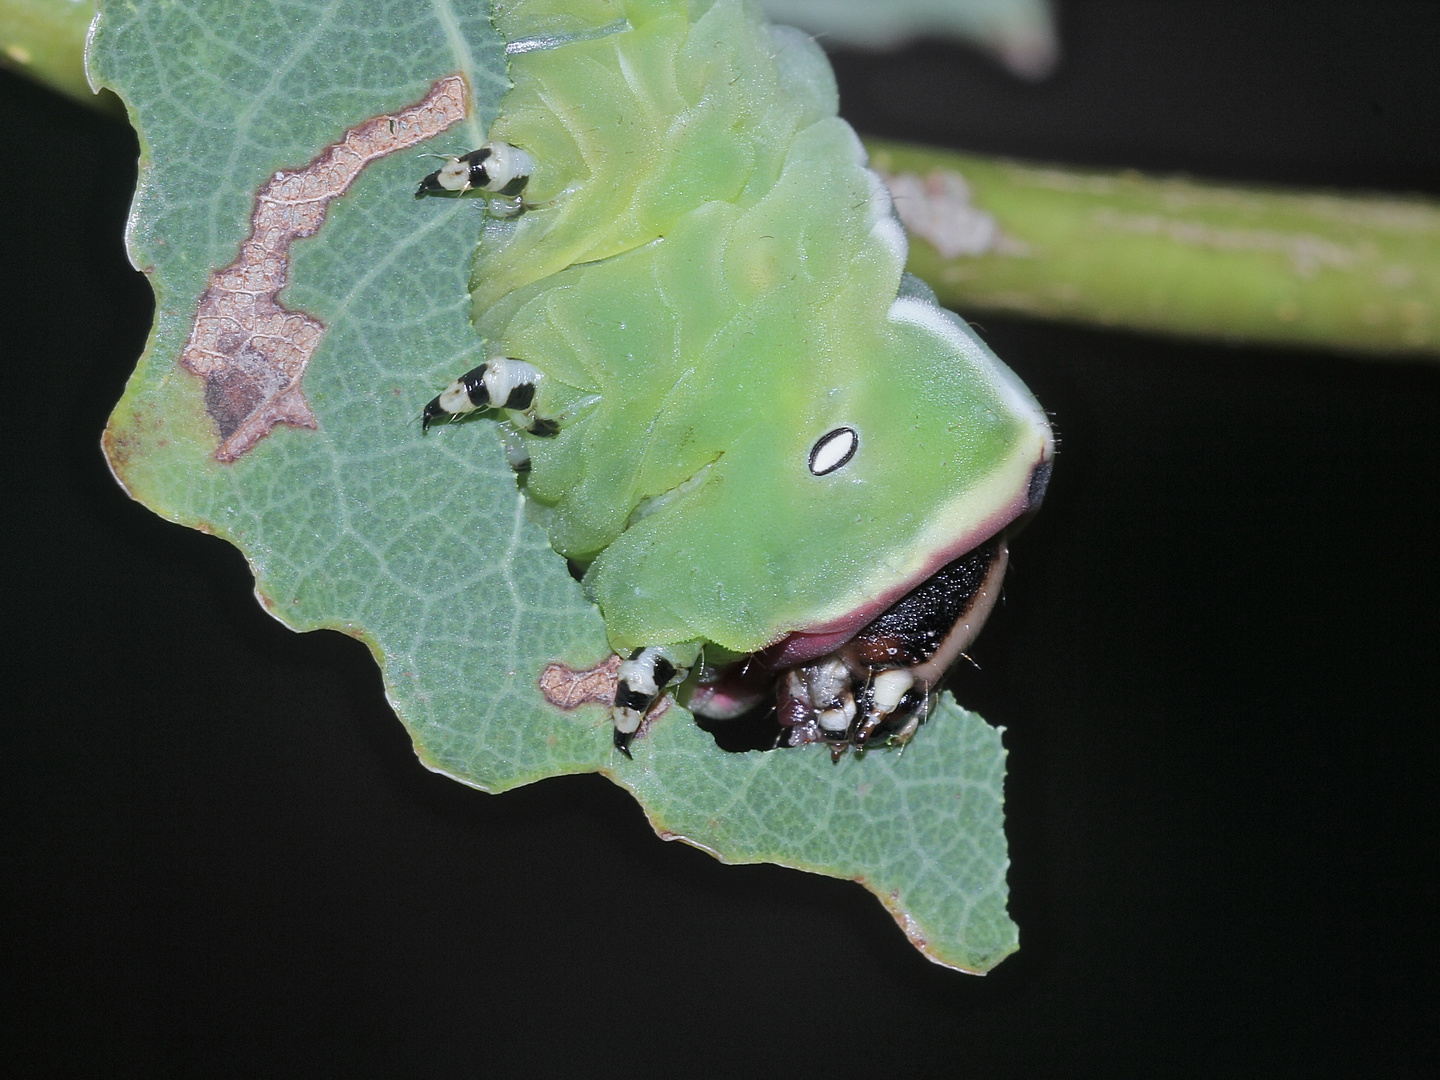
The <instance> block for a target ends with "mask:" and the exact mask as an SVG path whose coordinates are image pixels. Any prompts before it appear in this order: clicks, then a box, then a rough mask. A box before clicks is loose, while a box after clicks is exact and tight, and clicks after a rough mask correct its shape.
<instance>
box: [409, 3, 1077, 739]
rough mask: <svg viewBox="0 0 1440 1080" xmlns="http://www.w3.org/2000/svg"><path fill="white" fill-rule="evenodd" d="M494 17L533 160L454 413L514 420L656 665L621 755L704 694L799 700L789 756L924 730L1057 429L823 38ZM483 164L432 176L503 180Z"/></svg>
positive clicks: (480, 308) (508, 131) (597, 6)
mask: <svg viewBox="0 0 1440 1080" xmlns="http://www.w3.org/2000/svg"><path fill="white" fill-rule="evenodd" d="M495 20H496V25H497V26H498V27H499V28H500V30H501V31H502V33H503V34H504V35H505V37H506V40H507V41H508V43H509V46H508V49H507V52H508V53H509V57H510V77H511V80H512V83H513V87H512V89H511V91H510V92H509V94H508V96H507V97H506V98H505V100H504V102H503V104H502V110H501V113H500V115H499V117H498V118H497V119H496V121H495V123H494V125H493V127H492V128H491V131H490V135H489V139H490V141H489V142H488V143H487V144H486V146H487V147H488V148H490V154H491V155H493V154H494V153H495V151H496V150H497V148H498V149H499V152H500V153H501V154H510V151H512V150H513V151H515V154H514V155H512V156H511V157H510V158H507V160H512V159H513V160H515V161H520V162H522V163H523V165H524V167H525V169H526V170H528V171H527V173H526V175H525V176H524V177H523V179H519V180H517V179H516V177H515V176H507V179H506V186H505V191H506V192H507V193H508V195H510V196H511V197H512V199H513V200H515V201H514V202H513V203H512V204H510V205H507V206H505V207H503V208H502V210H501V212H498V213H496V214H495V215H493V216H492V217H491V218H489V219H488V220H487V223H486V227H485V231H484V234H483V236H482V238H481V241H480V244H479V247H478V250H477V251H476V254H475V262H474V268H473V273H472V278H471V294H472V297H473V301H474V312H473V321H474V325H475V328H476V330H477V331H478V333H479V336H480V339H481V341H482V345H481V351H480V354H479V356H482V357H483V360H484V362H483V363H481V364H479V365H477V366H475V367H474V369H473V370H472V371H470V372H468V373H467V374H466V375H464V376H461V377H460V378H459V379H457V380H456V381H455V382H454V383H453V384H452V385H451V386H450V387H449V388H448V389H446V390H445V391H444V392H442V393H441V394H440V395H438V396H437V397H436V398H435V399H434V400H433V401H431V402H430V404H429V405H428V406H427V407H426V410H425V423H426V424H427V425H428V424H429V423H430V422H431V421H432V420H435V419H437V418H441V417H445V416H450V415H454V414H460V413H465V412H470V411H474V410H476V409H482V408H483V409H489V410H492V411H493V412H494V413H495V415H496V416H497V417H498V418H500V419H502V422H503V423H504V425H505V428H506V431H507V436H506V437H507V442H508V445H509V449H510V459H511V462H512V465H514V466H515V467H516V469H517V471H518V472H519V473H520V482H521V483H522V485H523V487H524V490H525V493H526V496H527V498H528V499H529V504H530V508H531V509H532V511H533V512H534V513H535V515H536V516H537V517H538V519H539V520H540V521H542V522H543V524H544V525H545V527H546V529H547V530H548V533H549V537H550V542H551V545H552V546H553V547H554V549H555V550H556V551H557V552H559V553H560V554H561V555H563V556H565V557H566V558H567V559H569V560H570V562H571V565H572V567H576V568H578V569H579V570H583V584H584V588H585V590H586V593H587V595H588V596H589V597H590V598H591V599H592V600H593V601H594V602H595V603H596V604H597V605H598V606H599V608H600V611H601V613H602V615H603V616H604V619H605V625H606V628H607V632H608V635H609V639H610V644H611V647H612V648H613V649H614V650H615V652H616V653H618V654H620V655H621V656H622V657H625V660H624V662H623V663H622V664H621V665H620V668H619V671H618V689H617V691H616V696H615V705H614V708H613V710H612V715H613V718H614V722H615V745H616V747H617V748H619V749H620V750H621V751H623V752H625V753H626V754H629V753H630V752H631V742H632V739H634V738H635V736H636V735H637V733H639V732H640V731H641V723H642V719H643V717H644V715H645V713H646V711H647V710H648V709H649V708H650V707H651V706H652V705H653V704H654V703H655V702H656V700H657V699H658V698H659V697H660V696H661V695H662V694H664V693H665V692H666V691H667V690H668V689H671V688H676V687H681V693H682V697H683V698H684V700H686V703H687V704H688V706H689V708H690V709H691V710H692V711H694V712H696V713H699V714H701V715H704V716H708V717H710V718H712V719H717V720H726V719H731V718H735V717H738V716H741V715H742V714H746V713H749V712H751V711H752V710H755V709H766V710H774V713H775V717H776V719H777V720H778V722H779V725H780V727H779V730H780V735H781V738H780V741H781V742H783V743H784V744H785V745H798V744H802V743H808V742H824V743H828V744H829V745H830V746H831V747H832V752H834V753H836V754H838V753H840V752H841V751H842V750H843V749H844V748H846V747H854V748H856V749H860V750H863V749H865V748H867V747H871V746H875V745H879V744H882V743H888V742H896V741H904V740H906V739H908V738H909V736H910V735H911V734H912V733H913V732H914V730H915V728H916V725H918V724H919V723H920V722H921V721H923V719H924V717H925V715H926V712H927V710H928V707H929V702H930V697H931V695H930V690H931V689H932V688H933V687H934V686H935V684H936V683H937V682H938V680H939V679H940V678H941V677H942V676H943V674H944V672H945V670H946V668H947V667H948V666H949V664H950V663H951V661H953V660H954V659H955V658H956V657H957V656H958V655H959V653H960V652H961V650H963V649H964V648H965V647H966V646H967V645H968V643H969V642H970V640H972V639H973V637H974V635H975V634H976V633H977V632H978V631H979V628H980V625H981V624H982V623H983V622H984V620H985V618H986V616H987V615H988V614H989V611H990V608H991V606H992V605H993V603H994V601H995V598H996V596H997V595H998V592H999V586H1000V580H1001V577H1002V575H1003V573H1004V570H1005V565H1006V559H1007V550H1008V549H1007V530H1009V529H1010V528H1011V527H1012V526H1013V524H1014V523H1015V522H1016V521H1017V520H1018V519H1019V518H1021V517H1022V516H1023V515H1026V514H1028V513H1029V512H1031V511H1033V510H1034V509H1035V508H1036V507H1037V506H1038V505H1039V502H1040V499H1041V498H1042V496H1043V494H1044V490H1045V485H1046V483H1047V481H1048V478H1049V473H1050V463H1051V460H1052V458H1053V454H1054V439H1053V436H1052V434H1051V430H1050V426H1049V424H1048V422H1047V420H1046V417H1045V414H1044V412H1043V411H1042V410H1041V408H1040V406H1039V405H1038V404H1037V403H1036V401H1035V399H1034V397H1033V396H1032V395H1031V394H1030V392H1029V391H1028V390H1027V389H1026V387H1025V386H1024V385H1023V384H1022V383H1021V382H1020V380H1019V379H1018V378H1017V377H1016V376H1015V375H1014V374H1013V373H1012V372H1011V371H1010V369H1009V368H1007V367H1006V366H1005V365H1004V364H1003V363H1001V362H1000V360H999V359H998V358H996V357H995V355H994V354H993V353H991V352H990V350H989V349H988V348H986V346H985V345H984V344H983V343H982V342H981V341H980V340H979V339H978V338H977V337H976V336H975V335H974V334H973V333H972V332H971V331H970V329H969V327H968V326H967V325H966V324H965V323H964V322H963V321H962V320H960V319H959V318H958V317H956V316H955V315H952V314H951V313H949V312H947V311H945V310H943V309H942V308H940V307H939V306H938V304H937V303H936V302H935V300H934V297H933V294H931V293H930V291H929V290H928V289H927V288H926V287H925V286H924V285H923V284H922V283H921V282H919V281H918V280H917V279H915V278H913V277H909V276H908V275H905V273H904V266H905V259H906V255H907V247H906V240H905V235H904V232H903V231H902V229H901V226H900V224H899V222H898V220H897V219H896V217H895V214H894V210H893V207H892V205H891V202H890V198H889V195H888V193H887V192H886V190H885V188H884V186H883V185H882V183H881V181H880V179H879V178H878V177H877V176H876V175H875V174H874V173H873V172H871V171H870V170H869V169H868V168H867V167H866V157H865V153H864V150H863V148H862V147H861V145H860V142H859V140H858V139H857V137H856V135H855V133H854V131H853V130H852V129H851V128H850V127H849V125H848V124H846V123H845V122H844V121H842V120H841V119H839V117H838V116H837V111H838V101H837V92H836V88H835V83H834V78H833V75H832V73H831V71H830V67H829V64H828V62H827V60H826V59H825V57H824V55H823V54H822V53H821V52H820V50H819V49H818V48H817V47H816V46H815V44H814V43H813V42H812V41H811V40H810V39H809V38H808V37H806V36H805V35H803V34H801V33H799V32H798V31H794V30H790V29H788V28H785V27H771V26H769V25H768V24H767V23H766V22H765V20H764V18H763V16H762V15H761V13H760V11H759V9H758V7H756V6H755V4H754V3H752V2H751V0H708V2H707V0H497V2H496V4H495ZM473 154H474V155H476V156H478V154H479V152H478V151H477V152H473ZM488 156H489V155H487V157H488ZM454 161H455V162H457V163H461V164H451V165H447V166H446V168H448V169H450V172H449V173H443V170H441V171H439V172H437V174H432V177H439V176H441V175H442V174H443V175H444V176H449V177H450V180H449V181H448V183H449V185H450V186H449V187H448V188H447V190H449V191H456V192H458V193H460V194H464V193H465V191H466V190H467V189H469V188H481V189H483V188H484V187H485V184H484V183H477V182H474V181H473V180H472V179H471V177H473V176H474V173H473V171H472V172H464V170H465V169H469V168H470V167H471V166H472V165H473V164H474V157H472V156H471V155H467V156H466V158H457V159H454ZM462 173H464V175H463V176H462ZM430 179H431V178H427V182H428V181H429V180H430ZM487 182H488V181H487ZM434 186H437V187H438V186H442V185H440V183H439V180H438V179H437V182H436V185H434ZM425 191H426V183H425V182H422V185H421V192H420V194H424V193H425ZM477 358H478V357H477ZM447 437H463V433H462V432H461V431H460V430H457V431H455V432H452V433H449V434H447ZM692 672H693V674H692ZM682 684H683V687H682ZM686 695H688V697H687V696H686Z"/></svg>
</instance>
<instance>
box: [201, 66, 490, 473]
mask: <svg viewBox="0 0 1440 1080" xmlns="http://www.w3.org/2000/svg"><path fill="white" fill-rule="evenodd" d="M466 97H467V95H466V89H465V80H464V79H462V78H461V77H460V76H459V75H451V76H449V77H447V78H444V79H441V80H440V81H439V82H437V83H436V84H435V85H434V86H432V87H431V88H430V92H429V93H428V94H426V95H425V97H424V99H423V100H421V101H420V102H418V103H417V104H415V105H412V106H410V107H409V108H408V109H403V110H401V111H400V112H398V113H394V114H389V113H387V114H385V115H382V116H376V117H372V118H371V119H369V120H366V121H365V122H364V123H361V124H357V125H356V126H355V127H352V128H351V129H350V130H349V131H347V132H345V137H344V138H342V139H341V140H340V141H339V142H336V143H332V144H331V145H330V146H327V147H326V148H325V149H324V150H322V151H321V152H320V154H319V155H318V156H317V157H316V158H315V159H314V160H313V161H311V162H310V164H309V165H307V166H306V167H305V168H303V169H301V170H300V171H299V172H277V173H276V174H275V175H274V176H272V177H271V178H270V179H269V181H267V182H266V184H265V186H264V187H262V188H261V189H260V192H259V194H257V195H256V196H255V209H254V211H253V213H252V214H251V215H250V235H249V237H247V238H246V240H245V242H244V243H243V244H241V245H240V257H239V258H237V259H236V260H235V261H234V262H233V263H231V264H230V265H229V266H227V267H226V268H225V269H223V270H218V271H216V272H215V273H214V274H212V275H211V277H210V285H209V288H207V289H206V290H205V294H204V295H203V296H202V297H201V298H200V304H199V307H198V308H197V309H196V312H195V324H194V326H192V327H191V330H190V340H189V341H187V342H186V343H185V348H184V351H182V352H181V354H180V363H181V364H182V365H183V366H184V367H185V368H186V369H187V370H189V371H192V372H194V373H195V374H196V375H199V376H200V377H201V378H203V379H204V380H205V411H206V412H208V413H209V414H210V418H211V419H212V420H214V421H215V426H216V427H217V428H218V429H219V431H220V445H219V447H218V448H217V449H216V451H215V458H216V460H217V461H225V462H229V461H234V460H235V459H236V458H238V457H239V456H240V455H241V454H244V453H245V452H246V451H247V450H249V449H250V448H251V447H253V446H254V445H255V444H256V443H257V442H259V441H260V439H261V438H263V437H264V436H265V435H267V434H269V432H270V429H271V428H273V427H274V426H275V425H276V424H293V425H295V426H296V427H308V428H313V427H315V426H316V424H315V414H314V413H312V412H311V411H310V406H309V405H308V404H307V403H306V401H305V398H304V395H303V394H301V392H300V378H301V376H302V375H304V374H305V366H306V365H307V364H308V363H309V362H310V358H311V357H312V356H313V355H314V354H315V348H316V346H318V345H319V344H320V339H321V337H323V336H324V334H325V324H324V323H322V322H320V320H319V319H316V318H315V317H313V316H311V315H308V314H306V313H305V312H303V311H289V310H287V309H285V308H284V307H281V306H280V304H279V302H278V301H277V299H276V297H278V296H279V294H280V290H281V289H283V288H284V287H285V285H286V284H287V283H288V281H289V277H290V244H291V243H292V242H293V241H295V240H298V239H300V238H302V237H306V236H314V235H315V233H316V232H318V231H319V229H320V226H321V225H322V224H324V222H325V211H326V209H327V208H328V207H329V205H330V201H331V200H332V199H335V198H338V197H339V196H341V195H343V194H345V192H346V191H347V190H349V188H350V185H351V184H353V183H354V182H355V178H356V177H358V176H359V175H360V171H361V170H362V169H364V168H365V166H366V165H368V164H370V162H372V161H374V160H376V159H377V158H382V157H385V156H386V155H387V154H393V153H395V152H396V151H397V150H404V149H406V148H407V147H411V146H414V145H415V144H416V143H419V142H423V141H424V140H426V139H428V138H430V137H432V136H434V135H438V134H439V133H440V132H442V131H444V130H445V129H446V128H448V127H450V126H451V125H453V124H455V123H458V122H459V121H460V120H463V119H464V118H465V103H466Z"/></svg>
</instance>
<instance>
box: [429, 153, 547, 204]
mask: <svg viewBox="0 0 1440 1080" xmlns="http://www.w3.org/2000/svg"><path fill="white" fill-rule="evenodd" d="M534 169H535V159H534V158H532V157H531V156H530V155H529V154H527V153H526V152H525V151H524V150H521V149H520V148H519V147H518V146H511V145H510V144H509V143H504V142H487V143H486V144H485V145H484V146H482V147H480V148H479V149H478V150H471V151H470V152H469V153H468V154H461V155H460V156H459V157H452V158H451V159H450V160H449V161H447V162H445V164H444V165H442V166H440V168H438V169H436V170H435V171H434V172H432V173H431V174H430V175H429V176H427V177H425V179H423V180H421V181H420V186H419V187H418V188H416V189H415V197H416V198H417V199H419V198H423V197H424V196H426V195H441V194H447V193H448V194H457V195H463V194H465V192H467V191H471V190H474V191H486V192H489V193H490V194H492V195H506V196H514V195H519V194H520V193H521V192H522V191H524V190H525V185H526V183H528V182H529V180H530V174H531V173H532V172H533V171H534Z"/></svg>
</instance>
